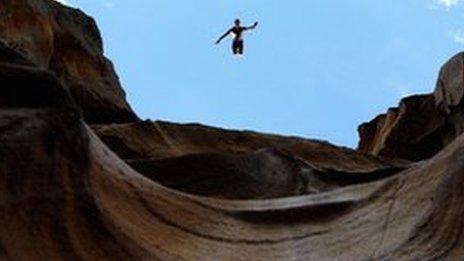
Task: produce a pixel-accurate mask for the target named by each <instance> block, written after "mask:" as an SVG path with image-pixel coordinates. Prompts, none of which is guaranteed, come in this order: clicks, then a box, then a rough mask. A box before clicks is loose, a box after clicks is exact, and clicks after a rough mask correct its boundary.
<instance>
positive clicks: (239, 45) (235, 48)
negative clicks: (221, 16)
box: [216, 19, 258, 55]
mask: <svg viewBox="0 0 464 261" xmlns="http://www.w3.org/2000/svg"><path fill="white" fill-rule="evenodd" d="M256 26H258V22H255V23H254V24H253V25H252V26H248V27H247V26H241V25H240V19H236V20H235V25H234V27H232V28H230V29H229V30H228V31H227V32H226V33H225V34H223V35H222V36H221V37H219V39H218V40H217V41H216V44H219V43H220V42H221V41H222V39H224V38H226V37H227V36H228V35H229V34H232V38H233V41H232V52H233V53H234V55H243V32H245V31H248V30H252V29H255V28H256Z"/></svg>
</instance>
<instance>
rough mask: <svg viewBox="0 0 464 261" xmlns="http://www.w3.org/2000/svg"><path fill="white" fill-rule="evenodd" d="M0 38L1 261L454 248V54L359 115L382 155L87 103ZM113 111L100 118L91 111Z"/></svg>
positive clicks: (457, 232) (449, 253) (458, 181)
mask: <svg viewBox="0 0 464 261" xmlns="http://www.w3.org/2000/svg"><path fill="white" fill-rule="evenodd" d="M11 6H15V10H16V11H15V12H14V13H13V14H14V15H20V14H21V12H19V11H17V10H30V8H34V10H42V11H43V13H42V14H44V15H45V14H46V16H44V17H45V18H46V19H45V18H44V19H45V20H47V19H51V18H50V17H55V18H53V19H65V20H67V22H71V21H73V23H76V25H75V26H76V27H79V26H81V27H82V28H85V25H86V24H85V21H90V20H88V19H83V20H72V19H71V18H72V17H74V16H70V17H69V16H66V15H68V14H70V13H71V14H76V13H79V12H78V11H76V10H72V9H68V8H65V7H63V6H61V5H59V4H56V3H53V2H48V1H45V0H36V1H25V0H16V1H14V2H13V1H9V0H6V1H3V2H0V7H1V8H0V10H8V9H7V7H11ZM50 10H53V11H50ZM24 12H26V11H24ZM34 13H35V14H37V13H36V12H34ZM39 13H40V12H39ZM60 15H63V16H62V17H63V18H56V17H58V16H60ZM31 17H32V18H33V17H35V16H31ZM79 17H84V16H79ZM32 18H31V19H32ZM0 19H6V18H1V16H0ZM8 19H16V18H12V17H9V18H8ZM19 20H20V19H19V18H18V21H19ZM63 23H64V22H63ZM81 23H83V24H81ZM0 24H2V23H0ZM32 24H35V22H34V23H31V25H32ZM87 25H88V24H87ZM0 27H1V26H0ZM14 28H15V27H10V29H9V30H11V32H10V34H11V35H15V34H16V35H17V36H16V37H17V38H21V34H25V36H24V37H25V38H27V36H28V35H29V34H27V30H26V31H21V32H22V33H20V32H17V33H15V32H14V30H13V29H14ZM92 28H93V29H92ZM18 30H19V29H18ZM92 30H96V29H95V27H94V26H91V27H90V31H89V32H87V33H89V34H91V35H92V34H93V33H92ZM29 33H30V32H29ZM35 33H37V34H38V36H41V35H42V34H43V33H44V32H42V31H36V32H35ZM37 39H40V37H37ZM44 39H46V38H44ZM67 44H69V42H68V43H67ZM67 44H65V45H63V46H62V47H61V48H63V51H66V50H67V47H66V45H67ZM0 47H1V48H0V84H1V88H0V158H1V159H2V160H1V161H0V260H461V259H462V258H463V257H464V236H463V235H464V219H463V218H462V217H463V215H464V201H463V198H464V174H463V173H464V136H463V135H460V136H458V133H459V128H458V122H459V119H460V118H459V116H456V115H459V110H458V107H459V106H460V103H459V102H457V101H458V100H459V99H460V97H459V96H460V95H461V94H462V93H461V92H460V91H459V90H456V89H455V88H459V87H460V86H461V85H460V83H458V81H456V79H455V78H453V77H454V75H457V74H462V73H463V72H464V71H463V69H462V67H460V60H459V59H462V58H459V56H458V58H454V59H455V60H454V63H453V61H452V64H455V65H454V66H451V67H447V66H445V67H444V69H443V70H442V74H441V78H440V81H439V88H437V93H438V92H441V94H436V95H434V96H431V95H424V96H414V97H411V98H408V99H405V100H403V102H402V105H401V106H400V108H399V109H392V110H391V111H389V113H388V115H385V116H381V117H379V118H378V119H376V120H375V121H374V122H372V123H370V124H367V125H364V126H363V127H361V132H362V133H364V136H363V139H362V140H361V144H362V146H361V147H362V148H363V150H365V151H367V152H371V153H372V152H373V151H376V153H373V154H388V156H392V155H393V154H394V153H398V155H400V154H401V155H400V156H401V158H402V159H394V158H386V157H377V156H374V155H366V154H363V153H361V152H358V151H354V150H351V149H347V148H340V147H337V146H334V145H331V144H329V143H327V142H320V141H315V140H307V139H302V138H297V137H283V136H277V135H270V134H260V133H256V132H249V131H228V130H222V129H218V128H211V127H206V126H202V125H193V124H190V125H180V124H173V123H167V122H151V121H145V122H138V121H137V119H136V118H135V117H134V118H133V121H132V122H126V123H120V121H121V119H122V118H120V116H121V115H120V111H118V110H113V111H112V110H108V107H106V105H105V106H102V107H98V108H97V107H95V108H93V109H92V110H95V111H92V110H87V112H86V108H84V107H83V104H85V103H82V101H81V100H79V98H76V94H75V92H73V90H72V89H73V87H70V86H72V85H70V83H69V81H68V80H66V79H67V78H66V77H63V75H61V74H59V73H57V70H56V68H59V67H60V66H62V64H61V65H60V63H59V62H57V60H54V59H51V60H50V64H49V66H39V65H38V62H37V61H38V60H40V59H42V58H43V57H42V58H40V57H38V56H37V57H36V58H31V57H29V56H27V55H25V54H24V53H23V52H20V51H19V50H18V49H17V48H15V47H14V46H9V45H8V44H5V43H3V42H2V44H1V45H0ZM73 47H74V45H71V46H70V47H69V48H70V49H71V50H73V51H76V50H77V49H76V50H74V49H73ZM28 48H29V49H25V50H34V48H36V47H30V46H29V47H28ZM81 51H83V52H84V53H83V54H82V56H83V57H85V55H86V54H87V53H86V51H84V50H81ZM76 52H77V51H76ZM33 54H35V55H37V54H38V53H37V52H33ZM31 55H32V54H31ZM76 56H77V55H76ZM35 59H37V60H35ZM75 62H76V63H75V65H79V61H75ZM55 63H58V64H55ZM456 64H457V65H456ZM63 68H68V67H63ZM68 69H69V68H68ZM68 69H65V70H68ZM67 73H69V72H67ZM67 73H65V74H67ZM97 78H98V79H100V80H101V78H100V77H96V78H95V79H97ZM82 79H83V81H84V80H88V79H89V78H86V77H84V78H82ZM95 79H94V80H95ZM453 79H454V80H453ZM97 86H98V84H97ZM110 86H111V88H114V90H113V89H108V91H109V92H110V93H113V92H114V93H118V92H119V90H120V89H119V88H120V87H119V85H107V87H108V88H109V87H110ZM100 87H101V86H100ZM89 88H90V87H89ZM92 88H95V86H93V87H92ZM119 97H120V98H121V97H123V96H119ZM81 98H88V97H87V96H82V97H81ZM110 100H111V99H110ZM459 101H460V100H459ZM110 107H111V106H110ZM128 108H129V107H126V109H128ZM100 109H101V110H103V111H105V112H104V113H102V114H100V112H99V111H98V110H100ZM81 110H84V115H83V114H82V113H81ZM111 111H112V113H114V122H111V119H112V118H111V117H104V119H105V120H103V121H101V119H100V120H97V121H95V120H92V117H91V115H90V116H89V113H90V114H91V113H95V114H96V115H105V114H106V113H110V112H111ZM127 111H130V110H127ZM85 112H86V113H85ZM429 113H436V114H432V115H434V116H433V117H430V118H431V119H425V118H424V115H430V114H429ZM108 115H110V114H108ZM89 117H90V118H89ZM98 117H99V116H98ZM130 118H132V116H131V117H130ZM130 118H128V119H130ZM94 119H95V118H94ZM128 119H126V120H128ZM453 119H455V121H454V120H453ZM126 120H124V121H126ZM95 122H98V123H100V124H98V125H88V124H89V123H95ZM108 122H110V123H108ZM453 124H454V125H453ZM419 125H420V126H421V127H422V128H420V127H419ZM443 126H454V127H455V129H454V130H455V131H454V132H446V131H445V130H446V128H450V129H453V128H452V127H443ZM408 131H409V132H408ZM416 134H417V135H416ZM421 134H422V135H421ZM380 141H382V142H383V143H382V144H380ZM395 142H396V143H395ZM427 144H429V145H427ZM395 146H396V147H395ZM445 146H446V147H445ZM443 147H445V148H444V149H442V148H443ZM386 148H388V149H386ZM393 148H396V149H393ZM429 149H430V150H429ZM382 151H384V152H382ZM386 152H389V153H386ZM436 152H438V153H436ZM418 153H419V154H418ZM404 155H406V156H404ZM417 155H419V156H417ZM393 156H394V155H393ZM422 157H424V158H425V157H427V158H429V159H427V160H422V161H418V162H415V163H410V162H409V161H407V160H404V158H407V159H413V160H417V159H419V158H422Z"/></svg>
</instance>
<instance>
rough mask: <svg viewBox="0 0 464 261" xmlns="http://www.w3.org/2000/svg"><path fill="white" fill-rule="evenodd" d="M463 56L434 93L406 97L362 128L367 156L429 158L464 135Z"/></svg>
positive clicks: (453, 62) (362, 144)
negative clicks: (463, 97) (463, 101)
mask: <svg viewBox="0 0 464 261" xmlns="http://www.w3.org/2000/svg"><path fill="white" fill-rule="evenodd" d="M463 75H464V54H463V53H460V54H458V55H456V56H454V57H453V58H452V59H451V60H449V61H448V62H447V63H446V64H445V65H444V66H443V67H442V69H441V71H440V75H439V78H438V81H437V87H436V89H435V92H434V93H433V94H430V95H416V96H411V97H408V98H405V99H403V100H402V101H401V103H400V105H399V107H398V108H392V109H390V110H389V111H388V112H387V113H386V114H383V115H380V116H378V117H377V118H375V119H374V120H372V121H371V122H368V123H364V124H362V125H361V126H360V127H359V136H360V142H359V146H358V149H359V150H360V151H361V152H364V153H370V154H373V155H377V156H385V157H391V158H403V159H407V160H412V161H418V160H422V159H427V158H430V157H431V156H433V155H435V154H436V153H438V152H439V151H440V150H441V149H443V148H444V147H445V146H446V145H448V144H450V143H451V142H452V141H453V140H454V139H456V138H457V137H458V136H459V135H460V134H462V133H463V132H464V110H463V103H462V96H463V92H464V77H463Z"/></svg>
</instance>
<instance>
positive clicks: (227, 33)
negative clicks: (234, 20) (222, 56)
mask: <svg viewBox="0 0 464 261" xmlns="http://www.w3.org/2000/svg"><path fill="white" fill-rule="evenodd" d="M230 32H231V30H228V31H227V32H225V33H224V34H223V35H221V37H219V39H218V40H217V41H216V44H219V43H220V42H221V41H222V40H223V39H224V38H226V37H227V36H228V35H229V34H230Z"/></svg>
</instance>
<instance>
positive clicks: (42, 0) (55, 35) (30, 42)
mask: <svg viewBox="0 0 464 261" xmlns="http://www.w3.org/2000/svg"><path fill="white" fill-rule="evenodd" d="M0 7H1V8H0V21H1V23H0V49H5V48H8V49H11V50H12V51H15V52H16V53H17V55H18V57H19V58H18V59H21V60H23V61H24V62H26V63H28V64H31V65H34V66H35V67H37V68H41V69H46V70H47V71H49V72H50V73H53V74H54V75H55V76H56V77H57V78H58V79H59V80H60V81H61V82H62V83H63V85H65V87H67V88H69V90H70V92H71V93H72V96H73V98H74V100H75V101H76V102H77V104H79V106H80V108H81V109H82V110H83V113H84V116H85V119H86V121H87V122H89V123H111V122H129V121H134V120H136V119H137V116H136V115H135V114H134V112H133V111H132V109H131V108H130V106H129V105H128V103H127V102H126V100H125V93H124V91H123V90H122V88H121V86H120V84H119V80H118V77H117V75H116V73H115V71H114V69H113V65H112V63H111V62H110V61H109V60H108V59H106V58H105V57H104V56H103V44H102V40H101V37H100V33H99V31H98V28H97V26H96V24H95V22H94V20H93V19H92V18H90V17H88V16H86V15H85V14H84V13H82V12H81V11H79V10H75V9H72V8H64V7H63V6H62V5H61V4H59V3H57V2H55V1H49V0H2V2H1V6H0ZM2 52H4V51H2Z"/></svg>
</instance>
